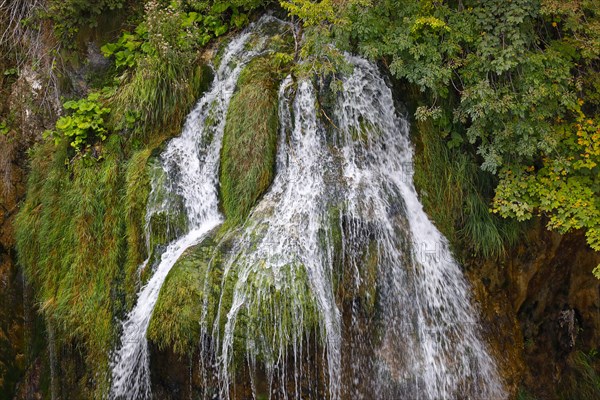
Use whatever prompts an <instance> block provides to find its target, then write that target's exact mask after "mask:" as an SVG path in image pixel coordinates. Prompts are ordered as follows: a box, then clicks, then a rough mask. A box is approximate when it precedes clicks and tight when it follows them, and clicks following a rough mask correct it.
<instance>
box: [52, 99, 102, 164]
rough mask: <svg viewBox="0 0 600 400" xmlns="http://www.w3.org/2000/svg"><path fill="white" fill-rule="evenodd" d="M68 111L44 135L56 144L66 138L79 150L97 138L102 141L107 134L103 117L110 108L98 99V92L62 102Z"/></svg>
mask: <svg viewBox="0 0 600 400" xmlns="http://www.w3.org/2000/svg"><path fill="white" fill-rule="evenodd" d="M63 108H64V109H65V110H67V112H70V114H69V115H67V116H64V117H61V118H59V119H58V121H56V130H55V131H46V132H45V134H44V135H45V136H46V137H52V138H54V141H55V143H56V144H58V143H59V142H60V141H61V140H63V138H64V139H66V140H67V142H68V143H69V145H70V146H71V147H73V148H74V149H75V151H77V152H80V151H81V150H82V149H83V148H84V147H88V146H90V145H91V144H93V143H94V142H95V141H97V140H101V141H104V140H106V137H107V135H108V128H107V127H106V119H105V117H106V116H107V115H108V114H109V113H110V109H109V108H107V107H104V106H103V105H102V103H101V101H100V93H92V94H90V95H89V96H88V97H87V98H84V99H80V100H70V101H67V102H65V103H64V104H63Z"/></svg>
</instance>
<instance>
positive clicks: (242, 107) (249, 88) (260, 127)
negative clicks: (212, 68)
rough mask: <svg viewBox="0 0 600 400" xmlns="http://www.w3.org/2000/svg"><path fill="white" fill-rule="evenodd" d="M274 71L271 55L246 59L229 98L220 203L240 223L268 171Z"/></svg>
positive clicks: (274, 118)
mask: <svg viewBox="0 0 600 400" xmlns="http://www.w3.org/2000/svg"><path fill="white" fill-rule="evenodd" d="M278 76H279V75H278V74H277V71H276V70H275V69H274V67H273V63H272V60H271V57H259V58H256V59H254V60H253V61H251V62H250V63H249V64H248V65H247V66H246V67H245V69H244V70H243V71H242V74H241V76H240V78H239V82H238V90H237V92H236V93H235V94H234V96H233V98H232V99H231V103H230V105H229V110H228V112H227V122H226V125H225V132H224V136H223V148H222V151H221V176H220V184H221V186H220V189H221V199H222V207H223V210H224V212H225V215H226V216H227V218H228V220H229V222H230V223H231V224H236V223H239V222H241V221H242V220H243V219H244V218H245V217H246V216H247V215H248V213H249V211H250V209H251V208H252V206H253V205H254V204H255V203H256V201H257V200H258V199H259V198H260V196H261V195H262V194H263V193H264V192H265V191H266V190H267V188H268V187H269V185H270V184H271V182H272V180H273V176H274V168H275V156H276V145H277V132H278V115H277V113H278V98H277V91H278V82H279V79H278Z"/></svg>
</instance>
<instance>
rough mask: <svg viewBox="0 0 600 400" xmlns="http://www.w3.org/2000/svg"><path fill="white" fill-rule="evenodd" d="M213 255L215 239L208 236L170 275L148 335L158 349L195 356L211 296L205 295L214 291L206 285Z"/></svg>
mask: <svg viewBox="0 0 600 400" xmlns="http://www.w3.org/2000/svg"><path fill="white" fill-rule="evenodd" d="M214 253H215V242H214V238H213V237H209V238H207V239H205V240H204V241H203V242H202V243H200V244H199V245H196V246H194V247H191V248H189V249H188V250H186V252H185V253H184V254H183V255H182V256H181V257H180V259H179V260H178V261H177V263H176V264H175V265H174V266H173V268H172V269H171V271H170V272H169V275H168V276H167V278H166V279H165V282H164V284H163V287H162V288H161V291H160V295H159V297H158V300H157V303H156V306H155V308H154V312H153V314H152V319H151V320H150V326H149V327H148V332H147V337H148V339H149V340H151V341H152V342H154V343H155V344H156V345H157V346H158V348H159V349H161V350H164V349H167V348H171V349H172V350H173V351H174V352H175V353H176V354H177V355H179V356H184V355H191V354H193V353H194V349H195V346H197V345H198V343H199V341H200V319H201V316H202V311H203V304H204V297H205V294H207V295H211V293H205V292H206V291H207V288H208V289H209V291H210V289H211V285H205V283H206V278H207V271H208V268H209V264H210V262H211V260H212V259H213V257H214V256H215V254H214ZM217 257H218V255H217ZM215 261H216V260H215ZM209 278H210V277H209ZM212 318H214V316H213V317H212Z"/></svg>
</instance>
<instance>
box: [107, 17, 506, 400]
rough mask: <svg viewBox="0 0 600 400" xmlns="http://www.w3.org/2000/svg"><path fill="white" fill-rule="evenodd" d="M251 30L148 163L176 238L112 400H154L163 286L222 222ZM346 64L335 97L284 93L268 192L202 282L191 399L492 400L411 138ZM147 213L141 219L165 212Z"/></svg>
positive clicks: (484, 359) (472, 315) (287, 89)
mask: <svg viewBox="0 0 600 400" xmlns="http://www.w3.org/2000/svg"><path fill="white" fill-rule="evenodd" d="M266 18H267V19H269V18H270V17H266ZM264 20H265V19H263V20H261V21H264ZM260 23H261V22H259V23H258V24H259V25H260ZM254 29H255V28H254V27H250V28H249V29H248V30H246V31H245V32H244V33H242V34H241V35H240V36H238V37H237V38H236V39H235V40H233V41H232V42H231V43H230V44H229V46H228V47H227V49H226V51H225V53H224V56H223V61H222V62H221V67H220V68H219V70H218V71H217V74H216V77H215V81H214V83H213V87H212V89H211V90H210V91H209V92H208V93H207V94H206V95H205V96H204V97H203V98H202V99H201V100H200V102H199V103H198V105H197V106H196V108H195V109H194V111H193V112H192V113H191V115H190V116H189V118H188V121H187V123H186V126H185V128H184V131H183V133H182V135H181V137H179V138H177V139H174V140H172V141H171V142H169V144H168V146H167V149H166V150H165V151H164V153H163V154H162V156H161V165H162V168H163V169H164V171H165V173H166V176H167V182H166V186H167V188H168V190H169V191H170V192H172V193H176V194H177V195H178V196H180V197H181V198H182V199H183V201H184V208H185V212H186V215H187V219H188V227H189V232H188V233H187V234H186V235H183V236H182V237H180V238H178V239H177V240H175V241H173V242H172V243H170V244H169V245H168V246H167V248H166V250H165V251H164V253H163V254H162V258H161V260H160V263H159V265H158V267H157V268H156V271H155V272H154V275H153V276H152V278H151V279H150V281H149V282H148V284H147V285H146V286H144V288H143V289H142V290H141V291H140V294H139V297H138V301H137V304H136V306H135V307H134V309H133V310H132V311H131V312H130V313H129V315H128V316H127V318H126V320H125V322H124V323H123V335H122V338H121V348H120V349H119V350H118V351H117V352H116V354H115V358H114V360H115V361H114V364H113V371H112V372H113V386H112V390H111V397H113V398H127V399H138V398H148V397H150V396H151V393H150V376H149V359H148V346H147V343H146V339H145V333H146V330H147V327H148V324H149V321H150V317H151V315H152V310H153V308H154V305H155V303H156V301H157V298H158V293H159V290H160V287H161V285H162V283H163V282H164V280H165V278H166V276H167V274H168V273H169V270H170V269H171V267H172V266H173V264H174V263H175V262H176V260H177V259H178V258H179V257H180V256H181V255H182V253H183V251H184V250H185V249H186V248H188V247H190V246H192V245H194V244H197V243H199V242H200V241H201V240H202V238H204V237H205V236H206V235H207V234H208V232H209V231H211V230H212V229H213V228H214V227H215V226H217V225H218V224H219V223H220V222H221V219H222V217H221V215H220V214H219V212H218V199H217V190H216V187H217V184H218V161H219V151H220V147H221V139H222V134H223V130H224V124H225V115H226V111H227V107H228V104H229V100H230V98H231V95H232V92H233V90H234V88H235V85H236V81H237V78H238V76H239V73H240V70H241V68H242V67H243V65H244V64H245V63H247V62H248V61H249V60H250V59H251V58H252V57H255V56H256V55H257V54H259V53H260V51H262V50H261V49H264V47H261V45H260V44H259V45H258V48H256V47H255V49H254V50H248V49H247V48H246V47H248V46H247V45H246V44H247V43H248V41H249V37H250V34H251V32H253V30H254ZM265 40H266V39H265ZM259 43H260V41H259ZM347 62H348V63H349V64H351V65H352V66H353V72H352V73H349V74H347V76H345V77H340V79H341V82H338V83H340V84H339V85H337V87H338V90H336V91H332V90H331V89H330V88H325V87H321V86H319V85H318V84H317V83H315V82H313V81H310V80H300V81H294V80H293V79H292V78H290V77H288V78H286V79H285V80H284V81H283V82H282V84H281V88H280V93H279V120H280V132H279V134H280V137H279V142H278V150H277V159H276V175H275V178H274V181H273V182H272V184H271V187H270V189H269V191H268V192H267V193H266V194H265V195H264V196H263V198H262V199H261V200H260V202H259V203H258V204H257V205H256V207H255V208H254V210H253V211H252V213H251V214H250V216H249V217H248V219H247V220H246V221H245V222H244V224H243V226H241V227H239V228H237V229H236V230H233V231H231V232H230V234H229V235H228V236H227V235H226V237H227V238H229V239H231V246H230V249H229V250H228V251H227V252H226V253H224V254H223V255H224V257H223V259H224V261H223V260H222V262H221V263H220V264H219V265H217V264H216V263H215V264H214V265H212V264H211V265H209V266H208V270H207V273H206V277H207V280H206V283H205V285H206V286H205V287H206V288H208V287H209V286H211V285H213V283H212V281H211V280H210V279H211V278H210V277H211V276H212V272H213V271H214V270H216V269H219V268H220V269H222V271H221V272H222V273H221V272H220V275H219V276H222V279H221V290H220V295H219V296H218V298H217V299H216V300H215V301H216V303H217V304H213V300H211V299H209V298H208V297H206V299H205V301H204V309H203V312H202V315H199V316H198V318H199V322H200V326H201V337H202V339H201V341H200V355H201V359H200V365H201V370H203V371H208V370H210V371H212V372H209V373H205V374H204V378H205V380H204V388H205V390H204V398H220V399H228V398H230V397H234V398H235V397H236V394H235V391H236V385H237V384H238V383H239V382H238V381H239V380H240V379H246V378H240V377H241V376H246V375H244V374H241V373H240V371H241V370H246V371H248V374H247V379H248V381H249V382H246V383H244V382H242V384H245V385H247V386H249V387H250V388H251V390H252V392H253V394H254V396H255V397H260V396H263V395H266V396H267V397H269V398H283V399H288V398H293V399H301V398H302V399H306V398H310V399H320V398H331V399H339V398H352V399H361V398H363V399H374V398H377V399H402V398H406V399H426V400H434V399H455V398H470V399H482V400H483V399H503V398H505V397H506V394H505V392H504V390H503V387H502V383H501V381H500V378H499V376H498V373H497V371H496V367H495V364H494V361H493V360H492V358H491V357H490V355H489V354H488V352H487V349H486V345H485V343H484V342H483V340H482V337H481V335H480V332H479V328H478V317H477V310H476V308H474V306H473V305H472V304H471V300H470V296H469V287H468V285H467V283H466V281H465V278H464V277H463V275H462V272H461V269H460V267H459V265H458V264H457V263H456V262H455V261H454V259H453V258H452V255H451V253H450V251H449V248H448V243H447V241H446V239H445V238H444V237H443V236H442V235H441V234H440V232H439V231H438V230H437V229H436V228H435V226H434V225H433V224H432V223H431V221H430V220H429V219H428V217H427V216H426V214H425V213H424V211H423V207H422V205H421V204H420V202H419V200H418V197H417V194H416V191H415V188H414V186H413V182H412V178H413V173H412V159H413V148H412V145H411V143H410V138H409V126H408V123H407V121H406V119H405V118H403V117H402V116H400V115H399V114H398V112H397V111H396V108H395V105H394V101H393V97H392V93H391V90H390V89H389V87H388V86H387V84H386V82H385V81H384V79H383V77H382V76H381V74H380V73H379V71H378V69H377V67H376V66H374V65H373V64H371V63H369V62H367V61H365V60H363V59H360V58H357V57H353V56H347ZM209 120H210V121H214V123H210V124H207V121H209ZM154 184H156V182H155V183H154ZM151 197H152V196H151ZM159 197H160V196H159ZM161 198H162V197H161ZM150 203H151V204H149V205H148V210H149V212H150V213H152V212H156V211H157V210H165V209H167V208H168V205H166V206H165V205H164V204H158V203H160V202H157V201H154V202H153V201H151V202H150ZM217 247H218V246H217ZM217 250H218V249H216V250H215V251H217ZM208 292H209V290H205V291H204V293H208ZM212 310H215V311H214V312H215V313H216V316H214V315H213V311H212ZM190 380H191V379H190ZM215 382H216V383H215ZM209 386H211V387H212V389H211V390H209V389H208V387H209Z"/></svg>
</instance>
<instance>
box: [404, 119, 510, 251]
mask: <svg viewBox="0 0 600 400" xmlns="http://www.w3.org/2000/svg"><path fill="white" fill-rule="evenodd" d="M415 128H416V130H417V132H418V135H419V142H420V143H419V144H420V148H419V151H418V152H417V155H416V156H415V174H414V180H415V185H416V186H417V188H418V189H419V192H420V197H421V201H422V203H423V205H424V207H425V210H426V211H427V213H428V214H429V216H430V217H431V218H432V219H433V221H434V222H435V224H436V226H437V227H438V229H439V230H440V231H441V232H442V233H443V234H444V235H445V236H446V237H447V238H448V239H449V240H450V241H451V242H452V243H453V244H454V245H455V247H457V248H465V249H467V251H466V253H467V254H468V255H469V256H483V257H485V258H491V259H495V258H498V257H502V256H504V255H505V254H506V252H507V250H508V249H509V248H510V247H511V246H512V245H514V244H515V243H516V242H517V239H518V237H519V235H520V233H521V227H520V225H519V223H518V222H516V221H513V220H505V219H502V218H499V217H497V216H495V215H493V214H492V213H490V210H489V207H490V206H489V202H490V200H489V199H488V198H487V197H485V193H489V192H490V191H491V188H492V185H491V182H488V181H489V180H490V178H489V177H488V176H486V175H489V174H487V173H486V172H484V171H481V170H480V169H479V167H478V166H477V164H476V163H475V161H474V160H473V159H472V157H471V156H470V155H469V154H468V153H467V152H463V151H458V149H452V148H450V147H448V145H447V141H446V140H445V139H444V138H443V135H442V133H441V132H440V131H439V130H438V129H436V127H435V126H434V125H433V123H431V122H430V121H428V122H423V121H417V122H416V127H415ZM457 245H458V246H457Z"/></svg>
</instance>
